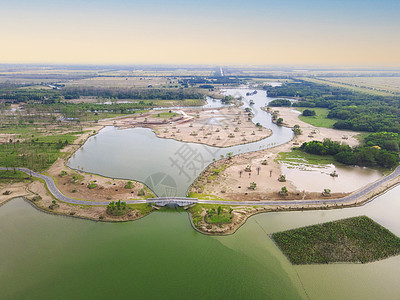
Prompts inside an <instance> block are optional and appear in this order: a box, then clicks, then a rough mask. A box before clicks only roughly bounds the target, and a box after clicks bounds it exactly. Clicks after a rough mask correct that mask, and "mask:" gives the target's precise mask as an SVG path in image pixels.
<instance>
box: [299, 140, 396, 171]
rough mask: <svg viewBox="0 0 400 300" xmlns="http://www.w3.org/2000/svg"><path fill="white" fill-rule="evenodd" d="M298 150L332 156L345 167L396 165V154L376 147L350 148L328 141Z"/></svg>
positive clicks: (390, 166)
mask: <svg viewBox="0 0 400 300" xmlns="http://www.w3.org/2000/svg"><path fill="white" fill-rule="evenodd" d="M300 149H301V150H303V151H304V152H306V153H311V154H317V155H332V156H334V158H335V160H336V161H337V162H340V163H343V164H345V165H358V166H368V167H374V166H378V167H383V168H393V167H395V166H396V165H398V161H399V155H398V153H397V152H394V151H389V150H386V149H382V148H380V147H377V146H373V147H369V146H361V147H354V148H352V147H350V146H349V145H345V144H341V143H339V142H335V141H332V140H330V139H324V140H323V141H310V142H306V143H303V144H302V145H301V146H300Z"/></svg>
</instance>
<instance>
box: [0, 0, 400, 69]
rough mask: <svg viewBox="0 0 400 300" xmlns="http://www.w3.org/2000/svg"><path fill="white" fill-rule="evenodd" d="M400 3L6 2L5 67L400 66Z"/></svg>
mask: <svg viewBox="0 0 400 300" xmlns="http://www.w3.org/2000/svg"><path fill="white" fill-rule="evenodd" d="M399 16H400V1H399V0H378V1H376V0H362V1H361V0H318V1H317V0H275V1H270V0H229V1H228V0H213V1H211V0H170V1H161V0H147V1H139V0H79V1H78V0H51V1H50V0H19V1H14V0H0V28H1V34H0V63H63V64H65V63H67V64H68V63H70V64H217V65H282V64H284V65H289V64H291V65H337V66H339V65H340V66H385V67H399V66H400V17H399Z"/></svg>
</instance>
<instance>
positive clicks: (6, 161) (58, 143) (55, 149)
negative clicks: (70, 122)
mask: <svg viewBox="0 0 400 300" xmlns="http://www.w3.org/2000/svg"><path fill="white" fill-rule="evenodd" d="M77 134H80V133H79V132H75V133H67V134H60V135H51V136H41V137H37V138H33V139H32V140H26V141H23V142H16V141H14V142H13V143H3V144H0V166H3V167H27V168H30V169H34V170H37V171H42V170H44V169H46V168H48V167H50V166H51V165H52V164H53V163H54V162H55V161H56V160H57V158H58V157H60V156H61V155H62V153H61V152H60V149H62V148H64V147H65V146H66V145H68V144H71V143H73V142H74V141H75V139H76V138H77V137H78V136H77Z"/></svg>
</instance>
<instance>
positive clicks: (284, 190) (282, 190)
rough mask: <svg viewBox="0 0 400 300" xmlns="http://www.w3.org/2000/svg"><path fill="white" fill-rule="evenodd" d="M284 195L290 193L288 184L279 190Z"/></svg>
mask: <svg viewBox="0 0 400 300" xmlns="http://www.w3.org/2000/svg"><path fill="white" fill-rule="evenodd" d="M279 193H280V194H281V195H282V196H287V195H288V193H289V191H288V189H287V188H286V186H283V187H282V188H281V191H280V192H279Z"/></svg>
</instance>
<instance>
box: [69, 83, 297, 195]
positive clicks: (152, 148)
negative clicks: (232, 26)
mask: <svg viewBox="0 0 400 300" xmlns="http://www.w3.org/2000/svg"><path fill="white" fill-rule="evenodd" d="M249 91H250V90H248V89H228V90H226V94H228V95H232V96H235V97H239V96H242V97H243V103H244V108H246V107H250V108H251V109H252V112H253V114H254V117H253V119H252V121H253V122H254V123H255V124H256V123H260V124H261V125H262V126H264V127H266V128H269V129H271V130H272V135H271V136H270V137H268V138H266V139H263V140H260V141H258V142H254V143H249V144H244V145H238V146H233V147H227V148H217V147H212V146H207V145H202V144H195V143H184V142H180V141H176V140H172V139H162V138H158V137H157V136H156V135H155V134H154V132H152V130H150V129H147V128H134V129H123V130H120V129H118V128H116V127H106V128H104V129H103V130H101V131H100V132H99V134H98V135H96V136H94V137H91V138H89V139H88V140H87V141H86V143H85V144H84V146H83V147H81V148H80V149H79V150H78V151H77V152H76V153H75V154H74V155H73V156H72V157H71V158H70V159H69V161H68V166H69V167H71V168H74V169H79V170H83V171H86V172H90V173H95V174H100V175H104V176H107V177H113V178H124V179H133V180H138V181H141V182H144V183H146V184H147V185H148V186H149V187H150V188H151V189H152V190H153V192H155V193H156V194H157V196H159V197H165V196H186V194H187V190H188V188H189V186H190V185H191V184H192V182H193V181H194V180H195V179H196V178H197V177H198V176H199V174H200V173H201V172H202V171H203V170H204V168H205V167H206V166H207V165H209V164H210V163H211V162H212V161H213V159H220V157H221V155H226V154H227V153H229V152H231V153H233V154H234V155H235V154H240V153H246V152H251V151H257V150H261V149H267V148H271V147H274V146H277V145H282V144H285V143H287V142H288V141H290V140H291V139H292V138H293V133H292V131H291V129H289V128H286V127H281V126H277V125H275V124H274V123H272V120H271V115H270V114H268V113H267V112H265V111H263V110H262V109H261V108H262V107H265V105H266V104H267V103H268V102H270V101H271V100H273V98H268V97H266V92H265V91H258V93H257V94H255V95H252V96H246V93H247V92H249ZM250 99H252V100H253V101H254V104H252V105H251V104H250V103H249V100H250ZM218 105H221V104H220V103H218V102H212V101H211V100H209V101H208V104H207V105H206V107H218ZM230 127H231V128H234V127H235V124H231V126H230Z"/></svg>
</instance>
